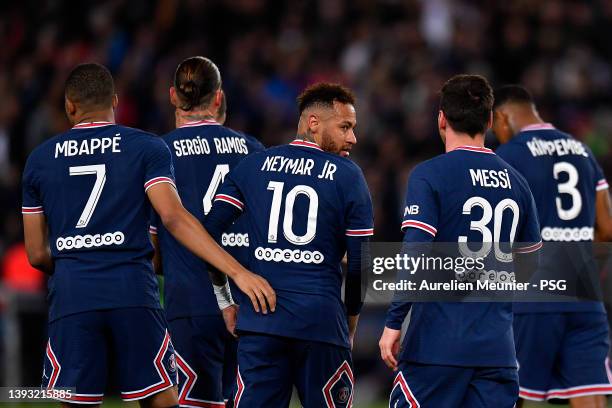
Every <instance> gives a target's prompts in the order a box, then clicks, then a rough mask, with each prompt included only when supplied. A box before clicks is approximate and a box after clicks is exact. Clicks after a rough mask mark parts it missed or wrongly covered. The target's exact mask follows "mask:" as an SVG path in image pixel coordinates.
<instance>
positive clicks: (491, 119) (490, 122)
mask: <svg viewBox="0 0 612 408" xmlns="http://www.w3.org/2000/svg"><path fill="white" fill-rule="evenodd" d="M492 127H493V111H491V112H490V113H489V121H488V122H487V129H491V128H492Z"/></svg>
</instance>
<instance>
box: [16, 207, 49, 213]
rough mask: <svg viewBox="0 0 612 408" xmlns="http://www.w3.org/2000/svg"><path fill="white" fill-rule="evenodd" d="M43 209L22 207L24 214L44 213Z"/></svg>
mask: <svg viewBox="0 0 612 408" xmlns="http://www.w3.org/2000/svg"><path fill="white" fill-rule="evenodd" d="M43 212H44V211H43V208H42V206H41V207H21V213H22V214H40V213H43Z"/></svg>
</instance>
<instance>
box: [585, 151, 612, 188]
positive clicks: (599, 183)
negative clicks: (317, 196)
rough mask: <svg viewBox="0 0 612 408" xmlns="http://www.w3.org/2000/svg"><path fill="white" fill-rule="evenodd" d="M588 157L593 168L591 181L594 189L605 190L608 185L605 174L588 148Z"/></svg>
mask: <svg viewBox="0 0 612 408" xmlns="http://www.w3.org/2000/svg"><path fill="white" fill-rule="evenodd" d="M589 159H590V161H591V164H592V166H593V169H594V175H595V179H594V180H593V182H594V183H595V190H596V191H603V190H607V189H608V188H609V187H610V186H609V185H608V181H607V180H606V176H605V175H604V172H603V170H602V169H601V166H600V165H599V163H598V162H597V159H595V156H594V155H593V153H592V152H591V151H590V150H589Z"/></svg>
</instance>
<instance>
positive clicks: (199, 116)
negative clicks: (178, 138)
mask: <svg viewBox="0 0 612 408" xmlns="http://www.w3.org/2000/svg"><path fill="white" fill-rule="evenodd" d="M175 119H176V120H175V122H176V127H177V128H178V127H181V126H183V125H185V124H187V123H191V122H198V121H201V120H214V121H216V120H217V118H216V116H215V115H213V113H212V112H211V111H210V109H202V110H190V111H184V110H181V109H177V110H176V111H175Z"/></svg>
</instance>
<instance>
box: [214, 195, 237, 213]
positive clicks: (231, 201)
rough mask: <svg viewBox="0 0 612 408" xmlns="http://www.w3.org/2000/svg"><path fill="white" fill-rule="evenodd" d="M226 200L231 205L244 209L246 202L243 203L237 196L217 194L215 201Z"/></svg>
mask: <svg viewBox="0 0 612 408" xmlns="http://www.w3.org/2000/svg"><path fill="white" fill-rule="evenodd" d="M217 200H218V201H225V202H226V203H229V204H231V205H233V206H234V207H238V209H240V210H243V209H244V204H243V203H242V201H240V200H238V199H237V198H234V197H232V196H228V195H227V194H217V195H216V196H215V201H217Z"/></svg>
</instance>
